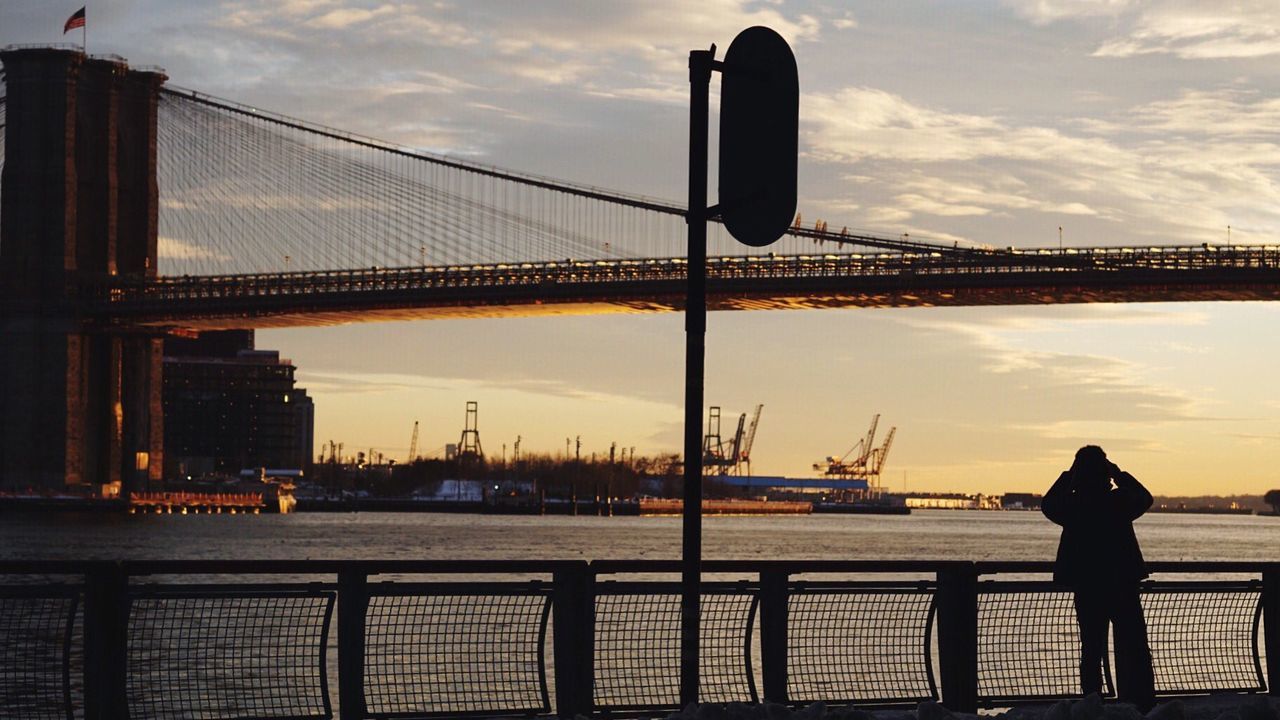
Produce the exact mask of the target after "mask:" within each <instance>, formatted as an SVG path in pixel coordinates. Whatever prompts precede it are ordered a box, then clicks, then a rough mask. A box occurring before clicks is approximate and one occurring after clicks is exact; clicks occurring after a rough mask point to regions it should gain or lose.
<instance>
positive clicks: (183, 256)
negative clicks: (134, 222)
mask: <svg viewBox="0 0 1280 720" xmlns="http://www.w3.org/2000/svg"><path fill="white" fill-rule="evenodd" d="M156 246H157V247H156V254H157V256H158V257H159V258H160V259H161V260H217V261H219V262H223V261H227V260H230V259H231V256H229V255H226V254H225V253H222V252H220V251H218V250H213V249H209V248H203V247H200V246H198V245H195V244H193V243H189V242H186V241H184V240H179V239H177V238H173V237H166V236H164V235H161V236H160V237H159V238H157V239H156Z"/></svg>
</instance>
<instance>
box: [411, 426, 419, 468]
mask: <svg viewBox="0 0 1280 720" xmlns="http://www.w3.org/2000/svg"><path fill="white" fill-rule="evenodd" d="M417 459H418V421H417V420H414V421H413V437H412V438H410V439H409V462H413V461H414V460H417Z"/></svg>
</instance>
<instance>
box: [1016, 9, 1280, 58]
mask: <svg viewBox="0 0 1280 720" xmlns="http://www.w3.org/2000/svg"><path fill="white" fill-rule="evenodd" d="M1006 4H1007V5H1009V6H1010V7H1012V9H1013V10H1014V12H1015V13H1016V14H1018V15H1019V16H1021V17H1023V18H1026V19H1027V20H1029V21H1031V22H1032V23H1033V24H1035V25H1047V24H1050V23H1054V22H1060V21H1075V22H1082V21H1093V20H1104V21H1106V22H1107V23H1108V24H1109V26H1110V27H1109V30H1110V31H1111V33H1112V36H1111V37H1108V38H1106V39H1105V40H1103V41H1102V42H1101V44H1100V45H1099V46H1098V47H1097V48H1096V50H1095V51H1094V56H1095V57H1100V58H1130V57H1135V56H1140V55H1157V54H1163V55H1173V56H1175V57H1179V58H1183V59H1187V60H1221V59H1248V58H1259V57H1266V56H1270V55H1275V54H1277V53H1280V7H1278V6H1277V5H1276V4H1275V3H1274V2H1270V1H1269V0H1245V1H1244V2H1233V3H1204V2H1199V1H1198V0H1154V1H1148V2H1137V1H1136V0H1009V1H1008V2H1007V3H1006Z"/></svg>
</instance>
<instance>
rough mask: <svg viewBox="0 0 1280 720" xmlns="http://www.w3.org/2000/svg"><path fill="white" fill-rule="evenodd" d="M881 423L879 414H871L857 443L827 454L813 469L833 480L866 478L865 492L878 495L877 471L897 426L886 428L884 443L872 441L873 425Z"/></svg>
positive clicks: (880, 469)
mask: <svg viewBox="0 0 1280 720" xmlns="http://www.w3.org/2000/svg"><path fill="white" fill-rule="evenodd" d="M879 425H880V414H879V413H876V415H875V416H874V417H872V418H871V427H870V428H868V430H867V434H866V435H865V436H864V437H862V438H861V439H859V440H858V442H857V444H856V445H854V446H853V447H852V448H850V449H849V451H848V452H846V453H845V454H844V455H842V456H841V457H839V458H836V457H830V456H828V457H827V459H826V461H825V462H824V463H814V464H813V469H814V470H818V471H820V472H821V473H822V474H823V475H825V476H826V477H828V478H832V479H835V480H865V481H866V482H867V490H866V495H867V496H868V497H877V496H879V495H880V493H881V492H883V488H882V487H881V485H880V473H881V471H883V469H884V464H885V460H887V459H888V457H889V448H891V447H892V446H893V438H894V436H895V435H897V433H898V428H897V427H891V428H889V432H888V434H887V435H885V439H884V443H883V444H881V445H880V446H879V447H876V445H875V438H876V429H877V428H878V427H879Z"/></svg>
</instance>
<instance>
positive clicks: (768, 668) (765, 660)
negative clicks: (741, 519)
mask: <svg viewBox="0 0 1280 720" xmlns="http://www.w3.org/2000/svg"><path fill="white" fill-rule="evenodd" d="M790 577H791V574H790V573H788V572H786V571H785V570H765V571H762V572H761V573H760V667H761V670H762V671H763V672H764V699H765V702H774V703H786V702H787V601H788V600H789V599H790V593H789V592H788V589H787V582H788V581H789V579H790Z"/></svg>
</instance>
